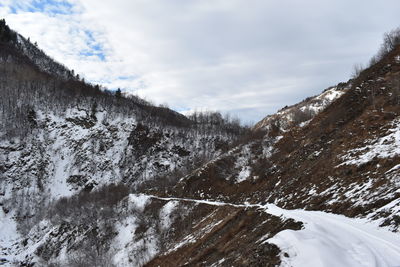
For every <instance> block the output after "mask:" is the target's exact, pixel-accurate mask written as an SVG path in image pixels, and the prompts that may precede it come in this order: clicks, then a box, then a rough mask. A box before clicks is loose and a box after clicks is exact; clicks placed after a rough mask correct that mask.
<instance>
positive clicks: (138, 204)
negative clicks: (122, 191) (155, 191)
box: [129, 194, 151, 212]
mask: <svg viewBox="0 0 400 267" xmlns="http://www.w3.org/2000/svg"><path fill="white" fill-rule="evenodd" d="M150 199H151V196H148V195H144V194H130V195H129V202H130V207H131V208H133V209H135V210H137V211H140V212H143V210H144V208H145V207H146V205H147V204H148V203H149V202H150Z"/></svg>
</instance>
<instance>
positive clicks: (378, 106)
mask: <svg viewBox="0 0 400 267" xmlns="http://www.w3.org/2000/svg"><path fill="white" fill-rule="evenodd" d="M399 55H400V48H397V49H395V50H394V51H392V52H391V53H389V54H388V55H387V56H386V57H385V58H384V59H382V60H381V61H380V62H379V63H377V64H376V65H374V66H372V67H370V68H368V69H366V70H365V71H363V72H362V73H361V74H360V76H359V77H358V78H357V79H355V80H354V81H352V83H351V87H349V88H348V89H346V90H345V92H344V93H343V94H342V96H341V97H339V98H338V99H337V100H336V101H334V102H333V103H332V104H330V105H328V106H327V107H326V109H324V110H323V111H322V112H320V113H319V114H318V115H316V116H315V117H314V118H313V119H312V120H310V121H309V122H308V123H307V124H305V125H304V124H300V125H299V126H296V125H294V126H292V127H290V128H289V129H286V128H285V127H284V128H283V129H277V130H276V131H272V132H267V134H266V135H264V136H263V137H262V138H257V137H255V138H254V140H252V141H250V142H249V143H247V144H244V145H241V146H239V147H237V148H235V149H234V150H231V151H229V152H228V153H227V154H225V155H222V156H220V157H219V158H218V159H216V160H214V161H213V162H211V163H209V164H208V165H206V166H205V167H203V168H202V169H200V170H198V171H197V172H195V173H193V174H192V175H190V176H188V177H187V178H186V179H183V180H181V181H180V184H179V185H178V186H177V189H176V190H177V191H180V190H181V194H182V195H184V196H186V195H187V193H189V196H190V197H194V198H199V197H201V196H203V195H205V196H206V197H207V198H213V199H225V200H230V201H239V200H240V201H243V200H247V201H262V202H265V201H267V202H274V203H277V204H278V205H280V206H283V207H287V208H307V209H318V210H326V211H333V212H337V213H343V214H346V215H348V216H370V217H371V218H374V219H378V218H380V217H383V218H382V219H380V220H382V225H391V226H392V229H393V230H397V229H398V226H399V223H398V215H397V212H398V204H399V193H398V191H399V186H400V184H399V181H398V177H399V172H398V171H399V168H398V166H399V165H398V164H399V163H400V161H399V145H400V143H399V119H400V118H399V114H400V107H399V102H398V101H399V83H398V81H399V79H400V60H399ZM288 111H290V108H289V109H287V110H284V111H281V112H279V113H278V114H277V115H273V116H270V117H267V118H266V119H264V120H263V121H262V122H260V123H259V124H258V125H259V127H260V125H265V123H266V122H268V121H270V118H271V117H277V118H279V119H281V116H282V114H283V116H284V118H285V117H286V114H287V113H288ZM266 127H268V124H267V126H266ZM211 185H212V186H211ZM210 186H211V188H210Z"/></svg>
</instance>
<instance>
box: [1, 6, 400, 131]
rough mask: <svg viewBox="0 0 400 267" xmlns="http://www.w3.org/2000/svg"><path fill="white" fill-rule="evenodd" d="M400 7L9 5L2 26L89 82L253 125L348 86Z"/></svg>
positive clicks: (184, 110)
mask: <svg viewBox="0 0 400 267" xmlns="http://www.w3.org/2000/svg"><path fill="white" fill-rule="evenodd" d="M398 10H400V1H398V0H381V1H375V0H352V1H349V0H307V1H300V0H284V1H276V0H112V1H111V0H101V1H98V0H44V1H40V0H1V2H0V17H3V18H5V19H6V21H7V23H8V25H10V27H11V28H12V29H14V30H16V31H18V32H19V33H20V34H22V35H24V36H25V37H29V38H30V40H31V41H32V42H37V44H38V45H39V47H40V48H42V49H43V50H44V51H45V52H46V53H47V54H48V55H50V56H52V57H53V58H54V59H55V60H57V61H58V62H61V63H63V64H64V65H66V66H67V67H68V68H71V69H74V71H75V73H79V75H80V76H81V77H84V78H85V80H86V81H90V82H92V83H96V84H101V85H103V86H105V87H107V88H110V89H112V90H115V89H117V88H121V89H122V91H124V92H127V93H132V94H135V95H138V96H140V97H143V98H145V99H146V100H150V101H152V102H153V103H155V104H163V105H167V106H169V107H170V108H172V109H174V110H176V111H179V112H182V113H184V114H185V113H190V112H192V111H206V110H212V111H220V112H222V113H229V114H230V115H231V116H234V117H238V118H240V119H241V120H242V121H243V122H244V123H247V124H251V123H255V122H257V121H259V120H260V119H262V118H263V117H265V116H266V115H268V114H272V113H275V112H276V111H277V110H279V109H280V108H282V107H284V106H286V105H291V104H295V103H297V102H299V101H301V100H302V99H304V98H307V97H309V96H313V95H316V94H319V93H320V92H322V91H323V90H324V89H325V88H327V87H329V86H333V85H335V84H337V83H339V82H342V81H347V80H348V79H349V78H350V77H351V74H352V71H353V67H354V65H355V64H364V65H366V64H367V63H368V61H369V59H370V58H371V57H372V56H373V55H374V54H375V53H376V52H377V50H378V49H379V46H380V44H381V41H382V36H383V34H384V33H385V32H387V31H390V30H392V29H394V28H396V27H398V26H400V21H399V17H398Z"/></svg>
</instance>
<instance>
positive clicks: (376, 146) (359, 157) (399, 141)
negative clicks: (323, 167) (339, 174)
mask: <svg viewBox="0 0 400 267" xmlns="http://www.w3.org/2000/svg"><path fill="white" fill-rule="evenodd" d="M366 143H367V145H365V146H364V147H361V148H355V149H351V150H349V151H347V153H346V154H345V155H342V156H341V159H342V160H344V162H343V163H341V164H339V165H338V167H339V166H342V165H362V164H364V163H367V162H369V161H371V160H372V159H374V158H375V157H378V158H393V157H395V156H398V155H400V120H396V121H394V122H393V128H392V129H390V130H389V134H387V135H386V136H383V137H380V138H378V139H377V140H368V141H366Z"/></svg>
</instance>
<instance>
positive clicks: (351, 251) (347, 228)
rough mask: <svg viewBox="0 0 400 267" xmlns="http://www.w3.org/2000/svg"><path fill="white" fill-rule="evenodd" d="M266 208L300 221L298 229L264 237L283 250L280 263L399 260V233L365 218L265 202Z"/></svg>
mask: <svg viewBox="0 0 400 267" xmlns="http://www.w3.org/2000/svg"><path fill="white" fill-rule="evenodd" d="M267 212H268V213H270V214H273V215H276V216H284V217H286V218H293V219H295V220H297V221H302V222H304V229H302V230H300V231H293V230H284V231H282V232H280V233H278V234H277V235H275V236H274V237H272V238H270V239H268V240H266V241H264V242H269V243H273V244H276V245H277V246H278V247H280V249H281V250H282V254H284V253H287V255H289V257H285V256H283V255H282V257H281V259H282V266H287V267H289V266H291V267H303V266H304V267H310V266H311V267H312V266H324V267H337V266H346V267H352V266H354V267H356V266H357V267H358V266H366V267H389V266H390V267H394V266H399V263H400V235H398V234H395V233H393V232H390V231H388V230H386V229H382V228H380V229H379V228H378V226H377V225H376V224H374V223H371V222H369V221H367V220H366V219H352V218H347V217H345V216H342V215H335V214H330V213H326V212H318V211H305V210H284V209H280V208H278V207H277V206H275V205H272V204H268V205H267Z"/></svg>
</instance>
